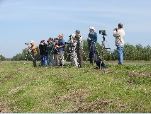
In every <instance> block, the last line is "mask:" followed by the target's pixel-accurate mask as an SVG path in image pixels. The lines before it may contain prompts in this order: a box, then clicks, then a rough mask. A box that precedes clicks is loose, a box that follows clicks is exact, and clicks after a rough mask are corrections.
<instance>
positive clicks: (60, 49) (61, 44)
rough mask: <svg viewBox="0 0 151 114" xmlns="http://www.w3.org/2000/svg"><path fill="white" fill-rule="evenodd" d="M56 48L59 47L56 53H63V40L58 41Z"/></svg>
mask: <svg viewBox="0 0 151 114" xmlns="http://www.w3.org/2000/svg"><path fill="white" fill-rule="evenodd" d="M58 46H61V47H60V48H59V49H58V51H59V52H61V51H64V48H65V40H64V39H59V40H58Z"/></svg>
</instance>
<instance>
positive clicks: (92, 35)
mask: <svg viewBox="0 0 151 114" xmlns="http://www.w3.org/2000/svg"><path fill="white" fill-rule="evenodd" d="M87 41H88V50H89V60H90V63H91V64H93V63H94V61H95V54H96V42H97V33H96V32H95V28H94V27H90V28H89V34H88V39H87Z"/></svg>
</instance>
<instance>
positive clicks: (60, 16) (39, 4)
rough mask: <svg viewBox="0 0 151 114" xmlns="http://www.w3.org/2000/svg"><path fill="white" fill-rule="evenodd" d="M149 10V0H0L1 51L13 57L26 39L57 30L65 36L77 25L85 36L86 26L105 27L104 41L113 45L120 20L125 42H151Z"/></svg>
mask: <svg viewBox="0 0 151 114" xmlns="http://www.w3.org/2000/svg"><path fill="white" fill-rule="evenodd" d="M150 11H151V0H0V54H3V55H4V56H6V57H12V56H14V55H15V54H16V53H19V52H21V51H22V49H23V48H25V47H26V46H25V45H24V43H25V42H28V41H30V40H34V41H36V43H37V44H38V43H39V42H40V40H42V39H45V40H47V39H48V38H49V37H56V36H57V35H58V34H59V33H64V34H65V39H66V40H67V39H68V36H69V35H70V34H72V33H73V32H74V31H75V30H76V29H79V30H80V31H81V33H82V35H83V37H84V38H85V39H86V38H87V34H88V31H89V26H94V27H95V28H96V30H97V32H98V30H100V29H105V30H107V33H108V37H107V44H108V45H109V46H110V47H111V48H112V49H115V46H114V37H113V36H112V30H113V28H115V27H116V26H117V24H118V23H119V22H122V23H123V24H124V27H125V31H126V36H125V41H126V42H127V43H130V44H142V45H144V46H145V45H148V44H149V45H151V40H150V36H151V13H150ZM98 39H99V40H98V41H99V42H100V43H101V40H102V39H101V36H100V35H98Z"/></svg>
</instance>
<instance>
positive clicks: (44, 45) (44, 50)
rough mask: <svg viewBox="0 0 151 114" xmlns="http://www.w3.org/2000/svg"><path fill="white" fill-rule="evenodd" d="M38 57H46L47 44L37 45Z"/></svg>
mask: <svg viewBox="0 0 151 114" xmlns="http://www.w3.org/2000/svg"><path fill="white" fill-rule="evenodd" d="M39 50H40V55H45V56H47V55H48V50H47V44H39Z"/></svg>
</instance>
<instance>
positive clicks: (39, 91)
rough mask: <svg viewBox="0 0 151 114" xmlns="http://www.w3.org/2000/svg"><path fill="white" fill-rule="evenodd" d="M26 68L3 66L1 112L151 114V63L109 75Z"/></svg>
mask: <svg viewBox="0 0 151 114" xmlns="http://www.w3.org/2000/svg"><path fill="white" fill-rule="evenodd" d="M23 63H24V62H1V63H0V112H151V62H146V63H144V62H138V61H136V62H133V63H132V62H130V61H129V62H127V63H126V64H125V65H123V66H118V65H116V64H115V63H114V62H110V65H109V68H108V69H106V70H105V72H104V71H99V70H95V69H93V66H90V65H86V66H85V68H80V69H77V68H74V67H67V66H65V67H64V68H57V67H55V68H40V67H38V68H33V67H32V65H31V63H27V64H25V65H24V64H23ZM136 64H137V65H136Z"/></svg>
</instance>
